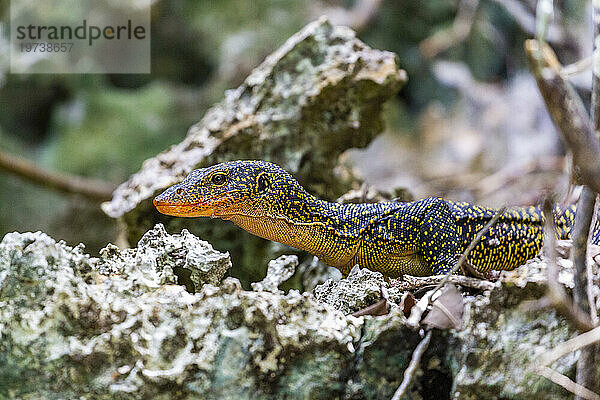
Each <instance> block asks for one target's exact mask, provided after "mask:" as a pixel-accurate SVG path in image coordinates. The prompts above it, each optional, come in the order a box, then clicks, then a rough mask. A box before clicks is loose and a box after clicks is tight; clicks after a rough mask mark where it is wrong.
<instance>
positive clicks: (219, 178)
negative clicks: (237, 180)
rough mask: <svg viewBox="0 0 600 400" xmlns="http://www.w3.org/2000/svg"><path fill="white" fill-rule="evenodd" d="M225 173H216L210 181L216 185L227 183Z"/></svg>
mask: <svg viewBox="0 0 600 400" xmlns="http://www.w3.org/2000/svg"><path fill="white" fill-rule="evenodd" d="M225 180H226V179H225V174H215V175H213V176H212V178H210V181H211V182H212V183H214V184H215V185H222V184H224V183H225Z"/></svg>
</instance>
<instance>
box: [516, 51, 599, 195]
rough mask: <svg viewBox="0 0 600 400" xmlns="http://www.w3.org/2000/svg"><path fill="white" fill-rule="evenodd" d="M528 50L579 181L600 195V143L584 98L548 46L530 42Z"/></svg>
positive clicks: (532, 66)
mask: <svg viewBox="0 0 600 400" xmlns="http://www.w3.org/2000/svg"><path fill="white" fill-rule="evenodd" d="M525 50H526V53H527V58H528V61H529V68H530V70H531V72H532V73H533V74H534V75H535V78H536V81H537V84H538V88H539V90H540V93H541V94H542V97H543V98H544V101H545V102H546V108H547V109H548V112H549V113H550V116H551V117H552V120H553V121H554V124H555V125H556V126H557V128H558V129H559V132H560V134H561V136H562V138H563V140H564V141H565V143H566V145H567V147H568V148H569V150H571V152H572V153H573V162H574V164H575V166H576V167H577V171H576V172H578V173H577V175H578V178H579V179H580V180H581V182H582V183H585V184H586V185H588V186H589V187H590V188H591V189H592V190H594V191H595V192H597V193H600V156H599V155H600V142H599V141H598V139H597V138H596V135H595V134H594V130H593V128H592V124H591V121H590V118H589V116H588V113H587V110H586V108H585V106H584V105H583V102H582V101H581V98H580V97H579V96H578V95H577V93H576V92H575V89H573V87H572V86H571V84H569V82H568V81H566V80H565V79H564V78H563V77H562V76H561V75H560V71H561V69H562V66H561V65H560V63H559V62H558V59H557V58H556V54H554V51H553V50H552V49H551V48H550V47H549V46H548V45H546V44H545V43H540V42H538V41H536V40H528V41H526V42H525Z"/></svg>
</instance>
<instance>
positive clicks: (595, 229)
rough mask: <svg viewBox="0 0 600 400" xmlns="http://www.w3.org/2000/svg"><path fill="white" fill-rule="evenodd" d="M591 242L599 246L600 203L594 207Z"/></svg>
mask: <svg viewBox="0 0 600 400" xmlns="http://www.w3.org/2000/svg"><path fill="white" fill-rule="evenodd" d="M590 235H591V236H592V239H591V243H592V244H595V245H598V246H600V205H599V206H598V207H597V208H596V218H595V220H594V221H593V225H592V232H591V233H590Z"/></svg>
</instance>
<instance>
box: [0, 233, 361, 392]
mask: <svg viewBox="0 0 600 400" xmlns="http://www.w3.org/2000/svg"><path fill="white" fill-rule="evenodd" d="M197 242H198V239H196V238H194V237H191V235H189V234H187V233H183V234H182V235H181V236H179V237H178V236H177V235H175V236H165V235H164V234H163V233H162V228H157V229H155V230H154V231H153V232H149V234H148V235H146V236H145V237H144V238H143V239H142V240H141V241H140V243H139V245H138V248H137V249H135V250H132V251H127V252H126V253H123V252H121V253H118V254H117V253H115V252H114V248H110V249H108V250H106V251H104V252H103V254H102V255H101V257H100V258H99V259H94V258H90V257H89V256H87V255H85V254H83V253H82V249H81V248H71V247H69V246H66V245H65V244H63V243H56V242H55V241H54V240H52V239H51V238H50V237H48V236H46V235H45V234H43V233H40V232H38V233H25V234H17V233H14V234H8V235H6V237H5V238H4V240H3V241H2V243H1V244H0V338H1V340H0V397H3V398H4V397H14V398H84V399H103V398H106V399H114V398H128V399H129V398H131V399H142V398H158V399H160V398H165V399H166V398H169V399H171V398H190V399H192V398H209V399H210V398H214V399H217V398H237V399H244V398H248V399H251V398H252V399H254V398H282V397H285V396H292V395H293V396H294V397H296V398H333V397H335V396H339V395H340V394H341V393H342V392H343V388H344V385H345V380H346V374H347V371H348V370H350V369H351V368H352V365H353V363H354V346H355V345H356V343H357V342H358V340H359V337H360V325H361V324H360V321H361V320H360V319H356V318H346V317H345V316H344V315H343V314H342V313H340V312H338V311H336V310H334V309H333V308H331V307H328V306H326V305H323V304H320V303H318V302H317V301H315V300H314V299H313V298H312V296H310V295H309V294H300V293H298V292H297V291H291V292H290V293H289V294H287V295H285V296H284V295H281V294H276V293H270V292H266V291H261V292H246V291H243V290H241V288H240V285H239V282H238V281H237V280H236V279H233V278H227V279H226V280H225V281H224V282H223V283H222V285H221V286H220V287H216V286H213V285H211V284H205V285H204V286H203V287H202V289H201V290H200V291H199V292H198V293H197V294H195V295H192V294H190V293H188V292H187V291H185V290H184V288H183V287H181V286H174V285H163V284H161V283H162V282H165V281H167V282H168V281H170V280H171V278H168V279H165V276H166V275H169V276H170V274H165V273H164V271H165V270H166V268H164V265H161V259H163V258H164V257H172V258H173V260H172V262H173V263H174V264H180V263H183V261H184V260H186V259H189V258H190V255H189V253H188V254H186V252H185V251H182V250H181V247H180V244H181V243H184V246H183V247H184V248H189V247H187V246H190V245H192V244H197ZM159 243H160V244H159ZM158 246H165V249H166V250H167V251H165V252H164V253H160V252H156V250H157V247H158ZM168 250H175V252H173V251H171V252H170V253H169V251H168ZM199 251H203V252H204V256H203V257H200V258H204V259H206V260H208V263H207V265H213V266H215V265H217V266H216V270H219V271H221V272H218V274H221V273H222V267H221V266H220V263H222V262H223V261H222V260H223V259H224V258H225V257H226V255H224V254H220V253H218V254H214V253H213V252H214V251H213V250H212V249H210V248H209V247H205V248H204V250H199ZM134 252H135V254H136V255H137V256H136V257H134V256H133V253H134ZM109 253H110V254H109ZM145 256H148V258H147V259H145V258H144V257H145ZM154 257H156V260H155V262H152V261H151V259H152V258H154ZM176 258H180V260H178V261H177V260H175V259H176ZM225 264H227V262H225ZM153 269H154V271H152V270H153ZM98 270H102V271H103V272H108V271H110V272H111V275H110V276H103V275H99V274H98ZM210 279H212V278H210Z"/></svg>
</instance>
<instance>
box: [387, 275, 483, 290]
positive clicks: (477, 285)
mask: <svg viewBox="0 0 600 400" xmlns="http://www.w3.org/2000/svg"><path fill="white" fill-rule="evenodd" d="M444 279H446V282H449V283H453V284H455V285H460V286H464V287H468V288H472V289H478V290H492V289H493V287H494V284H493V283H492V282H490V281H488V280H485V279H479V278H472V277H470V276H463V275H450V276H448V278H446V275H432V276H410V275H404V276H403V277H402V279H398V280H393V282H394V283H393V285H394V286H397V287H398V288H399V289H400V290H402V291H405V290H414V289H420V288H422V287H423V286H430V285H438V284H439V283H440V282H441V281H442V280H444Z"/></svg>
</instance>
